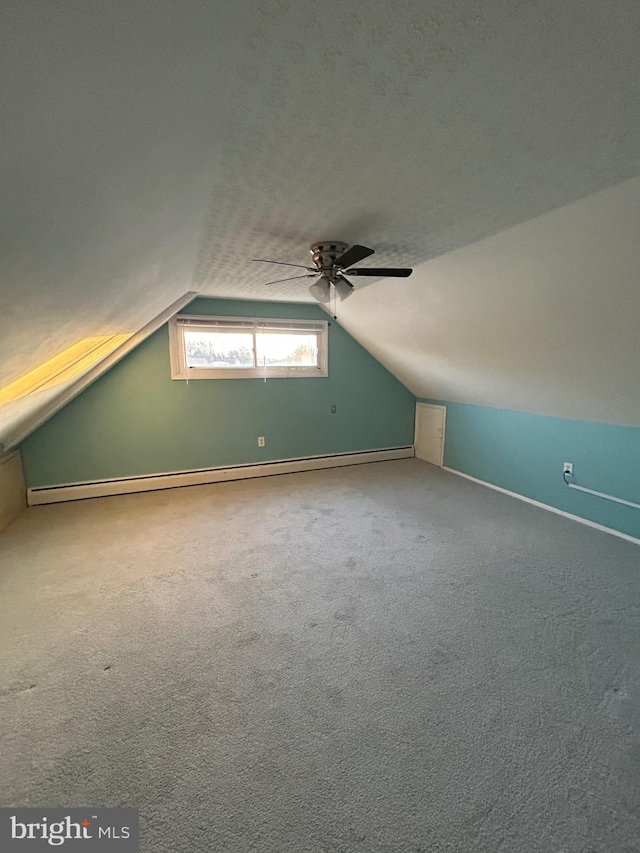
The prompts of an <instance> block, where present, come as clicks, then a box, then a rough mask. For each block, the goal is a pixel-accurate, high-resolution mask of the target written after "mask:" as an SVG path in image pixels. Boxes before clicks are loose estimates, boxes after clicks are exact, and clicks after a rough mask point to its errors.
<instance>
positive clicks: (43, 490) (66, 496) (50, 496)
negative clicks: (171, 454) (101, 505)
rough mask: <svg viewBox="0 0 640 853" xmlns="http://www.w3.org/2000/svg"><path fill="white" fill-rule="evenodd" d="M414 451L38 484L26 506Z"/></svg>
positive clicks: (390, 450)
mask: <svg viewBox="0 0 640 853" xmlns="http://www.w3.org/2000/svg"><path fill="white" fill-rule="evenodd" d="M413 455H414V450H413V446H410V447H391V448H386V449H383V450H364V451H360V452H357V453H337V454H334V455H332V456H305V457H300V458H298V459H277V460H275V461H274V462H260V463H257V464H249V465H230V466H227V467H225V468H198V469H195V470H192V471H172V472H169V473H166V474H150V475H143V476H140V477H122V478H120V479H113V480H95V481H93V482H90V483H63V484H61V485H58V486H41V487H37V488H32V489H27V503H28V505H29V506H39V505H41V504H51V503H61V502H63V501H77V500H83V499H84V498H102V497H108V496H111V495H127V494H131V493H133V492H152V491H157V490H159V489H175V488H179V487H181V486H202V485H205V484H207V483H222V482H226V481H228V480H248V479H250V478H253V477H272V476H273V475H275V474H294V473H298V472H301V471H317V470H319V469H321V468H341V467H344V466H347V465H363V464H364V463H368V462H388V461H390V460H392V459H408V458H410V457H412V456H413Z"/></svg>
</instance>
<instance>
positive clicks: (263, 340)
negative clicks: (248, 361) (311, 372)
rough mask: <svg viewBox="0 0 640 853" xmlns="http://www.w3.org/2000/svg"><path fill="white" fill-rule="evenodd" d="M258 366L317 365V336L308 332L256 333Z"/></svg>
mask: <svg viewBox="0 0 640 853" xmlns="http://www.w3.org/2000/svg"><path fill="white" fill-rule="evenodd" d="M256 348H257V357H258V358H257V361H258V367H262V365H263V364H265V363H266V365H267V367H317V366H318V337H317V335H314V334H310V335H304V334H282V333H275V332H271V333H269V332H258V333H257V334H256Z"/></svg>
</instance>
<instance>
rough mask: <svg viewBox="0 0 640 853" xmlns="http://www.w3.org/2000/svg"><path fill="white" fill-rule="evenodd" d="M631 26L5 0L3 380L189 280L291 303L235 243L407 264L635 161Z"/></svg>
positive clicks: (247, 2) (104, 330)
mask: <svg viewBox="0 0 640 853" xmlns="http://www.w3.org/2000/svg"><path fill="white" fill-rule="evenodd" d="M336 30H338V31H339V32H340V33H341V34H344V37H341V38H339V39H336V37H335V34H336ZM639 32H640V5H639V4H637V3H636V2H633V0H620V2H619V3H616V4H587V5H585V4H584V3H583V2H582V0H567V2H564V3H560V4H559V3H557V2H555V0H540V1H539V2H537V3H535V4H513V3H505V2H502V0H489V2H487V3H483V4H482V5H481V7H479V6H478V4H477V3H473V2H471V0H453V2H452V0H434V2H431V3H429V4H428V7H425V4H424V3H423V2H421V0H405V2H403V3H401V4H389V3H387V2H382V0H375V1H374V0H368V1H367V2H364V3H358V4H352V6H349V5H348V4H347V5H345V4H344V3H339V2H337V0H328V2H327V3H323V4H317V3H316V2H312V0H301V2H297V3H290V2H275V1H274V0H238V2H237V3H234V4H222V5H221V4H215V3H205V2H199V0H195V2H193V3H187V4H183V3H176V2H174V0H158V2H156V3H153V4H149V3H146V2H143V0H113V2H110V3H109V4H101V3H94V2H86V0H68V2H66V3H65V4H63V5H60V4H57V5H56V4H41V3H36V2H32V0H7V2H6V3H4V4H3V26H2V38H3V40H4V42H5V44H3V46H2V50H1V51H0V73H2V79H3V81H4V83H3V95H4V104H5V110H6V112H7V119H8V120H7V121H5V122H4V125H5V134H4V140H3V150H2V168H3V205H2V214H1V216H2V223H1V224H2V228H0V233H1V234H2V237H1V238H0V239H2V241H3V244H2V246H1V247H0V250H1V251H2V258H3V261H2V278H1V280H0V300H1V310H0V389H2V388H6V386H8V385H10V384H11V383H12V382H15V381H16V380H17V379H18V378H19V377H21V376H23V375H24V374H25V373H28V372H29V371H32V370H33V369H35V368H37V367H38V365H41V364H43V363H44V362H47V361H48V360H49V359H52V358H54V357H55V356H57V355H58V354H60V353H62V352H64V351H66V350H68V349H69V348H70V347H73V346H75V345H77V344H78V342H80V341H82V340H84V339H86V338H93V337H102V336H116V335H121V334H129V333H131V332H132V331H135V330H137V329H140V328H141V327H143V326H144V325H145V324H147V323H149V322H150V321H151V320H152V319H153V318H154V317H156V316H157V315H158V314H159V313H160V312H161V311H162V310H163V309H164V308H165V307H166V306H167V305H169V304H171V303H172V302H173V301H174V300H176V299H178V298H179V297H180V295H181V294H183V293H185V291H187V290H197V291H200V292H203V293H205V294H209V295H220V296H227V297H239V298H250V299H256V298H260V299H264V298H270V299H276V300H278V299H280V300H282V299H284V300H299V299H306V298H308V296H307V294H306V289H303V290H301V289H300V288H298V286H297V285H296V283H295V282H292V283H289V284H284V285H282V286H277V287H275V288H273V289H269V290H267V289H266V288H264V286H263V282H264V281H265V280H267V279H266V278H265V276H264V270H263V269H260V268H258V265H252V264H251V263H250V262H249V259H250V258H251V257H261V256H267V257H273V258H275V259H280V260H290V261H292V262H304V261H305V260H306V259H307V258H306V256H305V253H306V249H307V246H308V245H309V244H310V243H311V242H313V241H314V240H317V239H322V238H326V237H331V238H336V239H342V240H345V241H347V242H362V243H365V244H367V245H371V246H374V247H375V248H376V250H377V255H376V262H377V263H379V264H381V265H385V266H399V265H400V266H403V265H416V264H419V263H421V262H425V261H427V260H429V259H432V258H437V257H438V256H440V255H442V254H444V253H447V252H452V251H453V250H456V249H459V248H461V247H464V246H466V245H468V244H470V243H472V242H474V241H477V240H481V239H483V238H485V237H488V236H489V235H491V234H496V233H498V232H500V231H502V230H504V229H507V228H509V227H511V226H513V225H515V224H516V223H521V222H526V221H527V220H529V219H531V218H532V217H535V216H539V215H540V214H544V213H546V212H548V211H551V210H554V209H556V208H558V207H560V206H562V205H565V204H567V203H570V202H573V201H575V200H577V199H580V198H583V197H586V196H588V195H589V194H591V193H594V192H597V191H599V190H601V189H603V188H605V187H608V186H611V185H613V184H616V183H618V182H621V181H623V180H626V179H629V178H632V177H633V176H635V175H637V174H640V147H639V146H638V144H637V142H638V138H639V136H640V114H639V113H638V111H637V109H636V104H637V102H638V96H639V95H640V52H638V51H637V36H638V33H639ZM371 287H372V288H373V290H372V291H371V292H372V293H374V292H375V289H376V288H379V285H377V284H375V283H374V284H373V285H371ZM385 287H386V285H385ZM363 294H365V295H367V291H363ZM367 298H368V295H367ZM357 299H358V295H356V297H355V298H354V300H351V301H350V303H354V304H353V305H351V308H350V310H353V309H354V308H355V305H356V304H357ZM354 331H355V333H356V335H359V334H360V330H359V329H358V328H356V326H355V325H354ZM411 381H413V380H411Z"/></svg>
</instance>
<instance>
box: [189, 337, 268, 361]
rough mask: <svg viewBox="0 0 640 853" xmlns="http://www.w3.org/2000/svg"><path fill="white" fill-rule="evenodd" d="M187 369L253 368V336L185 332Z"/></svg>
mask: <svg viewBox="0 0 640 853" xmlns="http://www.w3.org/2000/svg"><path fill="white" fill-rule="evenodd" d="M184 350H185V358H186V363H187V367H219V368H221V369H223V368H225V367H236V368H237V367H253V366H254V364H255V362H254V359H253V335H252V334H251V333H248V334H247V333H246V332H243V333H235V332H203V331H189V330H187V329H185V332H184Z"/></svg>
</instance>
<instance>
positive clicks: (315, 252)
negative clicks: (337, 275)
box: [309, 240, 349, 273]
mask: <svg viewBox="0 0 640 853" xmlns="http://www.w3.org/2000/svg"><path fill="white" fill-rule="evenodd" d="M348 248H349V244H348V243H342V242H341V241H340V240H322V241H321V242H319V243H313V244H312V246H311V248H310V249H309V252H310V253H311V256H312V257H313V262H314V264H315V265H316V266H317V267H318V269H319V270H320V272H323V273H331V272H332V271H334V267H335V262H336V260H337V259H338V258H339V257H340V256H341V255H344V253H345V252H346V251H347V249H348Z"/></svg>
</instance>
